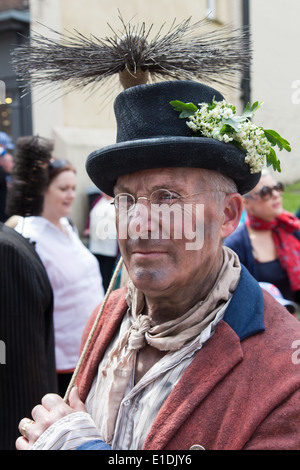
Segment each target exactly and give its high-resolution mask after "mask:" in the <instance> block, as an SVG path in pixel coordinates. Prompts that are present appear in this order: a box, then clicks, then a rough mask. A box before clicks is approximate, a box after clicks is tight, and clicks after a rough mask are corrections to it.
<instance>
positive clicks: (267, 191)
mask: <svg viewBox="0 0 300 470" xmlns="http://www.w3.org/2000/svg"><path fill="white" fill-rule="evenodd" d="M272 190H273V188H271V187H270V186H264V187H263V188H261V189H260V190H259V191H258V194H259V196H260V197H261V198H262V199H264V200H266V199H269V198H270V197H271V196H272Z"/></svg>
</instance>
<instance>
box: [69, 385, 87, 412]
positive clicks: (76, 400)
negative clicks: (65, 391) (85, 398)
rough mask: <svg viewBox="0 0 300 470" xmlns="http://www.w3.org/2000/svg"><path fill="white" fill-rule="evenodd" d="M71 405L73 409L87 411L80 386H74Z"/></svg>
mask: <svg viewBox="0 0 300 470" xmlns="http://www.w3.org/2000/svg"><path fill="white" fill-rule="evenodd" d="M69 405H70V407H71V408H72V410H73V411H85V412H86V408H85V406H84V403H83V402H82V401H81V400H80V396H79V390H78V387H73V388H72V390H71V391H70V395H69Z"/></svg>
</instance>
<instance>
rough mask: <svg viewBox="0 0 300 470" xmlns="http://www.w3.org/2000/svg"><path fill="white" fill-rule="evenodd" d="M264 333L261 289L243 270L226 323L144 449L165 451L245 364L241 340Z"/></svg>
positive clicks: (168, 402) (183, 380)
mask: <svg viewBox="0 0 300 470" xmlns="http://www.w3.org/2000/svg"><path fill="white" fill-rule="evenodd" d="M245 299H246V300H245ZM264 329H265V327H264V301H263V295H262V291H261V288H260V287H259V284H258V283H257V282H256V281H255V280H254V278H253V277H252V276H251V275H250V274H249V272H248V271H247V269H246V268H244V267H242V271H241V278H240V281H239V284H238V287H237V289H236V291H235V293H234V295H233V297H232V299H231V301H230V304H229V306H228V308H227V310H226V313H225V316H224V318H223V320H222V321H221V322H220V324H219V325H218V327H217V329H216V332H215V334H214V335H213V336H212V338H210V340H209V341H208V342H207V344H206V345H205V346H204V348H203V349H202V350H201V351H199V352H198V354H197V355H196V356H195V358H194V361H193V362H192V363H191V365H190V366H189V367H188V368H187V370H186V371H185V373H184V375H183V377H182V378H181V380H180V381H179V382H178V384H177V385H176V386H175V387H174V389H173V391H172V392H171V394H170V396H169V397H168V399H167V400H166V401H165V403H164V405H163V407H162V409H161V410H160V412H159V414H158V416H157V418H156V420H155V422H154V423H153V426H152V428H151V430H150V433H149V435H148V436H147V439H146V442H145V445H144V449H163V448H165V447H166V446H167V445H168V443H169V442H170V440H172V438H173V437H174V436H175V434H176V432H177V430H178V429H179V428H180V427H181V426H183V425H184V423H185V422H186V420H187V419H188V417H189V415H190V414H191V413H192V411H193V410H194V409H196V408H197V406H199V404H200V403H201V402H202V401H204V400H205V398H206V397H207V396H208V395H209V393H210V392H211V391H212V390H213V389H214V387H215V386H216V385H217V384H218V383H220V382H222V380H224V378H225V377H226V375H227V374H229V373H230V371H231V370H232V369H233V368H234V367H235V366H236V365H237V364H238V363H240V362H241V361H243V357H244V354H243V351H242V348H241V343H240V342H241V340H242V339H245V338H247V337H249V336H251V335H254V334H255V333H258V332H262V331H264ZM228 351H230V354H228ZM199 371H201V374H200V375H199ZM200 377H202V378H203V377H204V378H205V380H201V379H200ZM202 428H203V435H202V436H201V432H202V431H201V429H202ZM199 429H200V434H199V433H198V434H199V436H198V438H199V439H200V441H201V439H202V441H201V442H205V438H206V436H205V435H206V423H205V422H203V423H200V424H199ZM200 441H199V442H200ZM190 444H191V445H192V444H193V442H190ZM187 448H189V447H187Z"/></svg>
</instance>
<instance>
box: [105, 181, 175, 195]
mask: <svg viewBox="0 0 300 470" xmlns="http://www.w3.org/2000/svg"><path fill="white" fill-rule="evenodd" d="M157 189H168V190H169V191H175V192H177V193H179V194H181V193H183V192H184V189H183V188H182V186H180V187H179V186H177V188H176V183H174V182H170V183H162V184H156V185H154V186H152V187H151V189H150V192H151V193H152V192H153V191H156V190H157ZM114 192H115V194H118V193H131V190H130V189H128V187H126V186H122V185H119V184H116V185H115V187H114Z"/></svg>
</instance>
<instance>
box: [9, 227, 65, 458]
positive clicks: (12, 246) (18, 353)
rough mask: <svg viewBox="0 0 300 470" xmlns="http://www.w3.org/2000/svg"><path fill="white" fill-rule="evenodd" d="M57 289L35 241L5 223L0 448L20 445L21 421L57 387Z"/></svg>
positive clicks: (13, 447) (55, 390)
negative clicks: (55, 296)
mask: <svg viewBox="0 0 300 470" xmlns="http://www.w3.org/2000/svg"><path fill="white" fill-rule="evenodd" d="M52 313H53V294H52V288H51V285H50V283H49V280H48V276H47V274H46V271H45V268H44V266H43V264H42V263H41V261H40V258H39V257H38V255H37V254H36V252H35V249H34V246H33V245H32V244H30V243H29V242H28V241H27V240H26V239H25V238H24V237H22V236H21V235H19V234H18V233H17V232H15V230H13V229H11V228H8V227H6V226H5V225H3V224H2V223H0V341H1V347H2V348H1V356H0V359H1V360H0V449H1V450H9V449H15V440H16V438H17V437H18V436H19V435H20V433H19V431H18V424H19V421H20V420H21V419H22V418H24V417H25V416H27V417H31V410H32V408H33V407H34V406H35V405H36V404H38V403H40V401H41V398H42V397H43V395H45V394H46V393H48V392H57V386H56V372H55V358H54V333H53V317H52Z"/></svg>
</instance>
